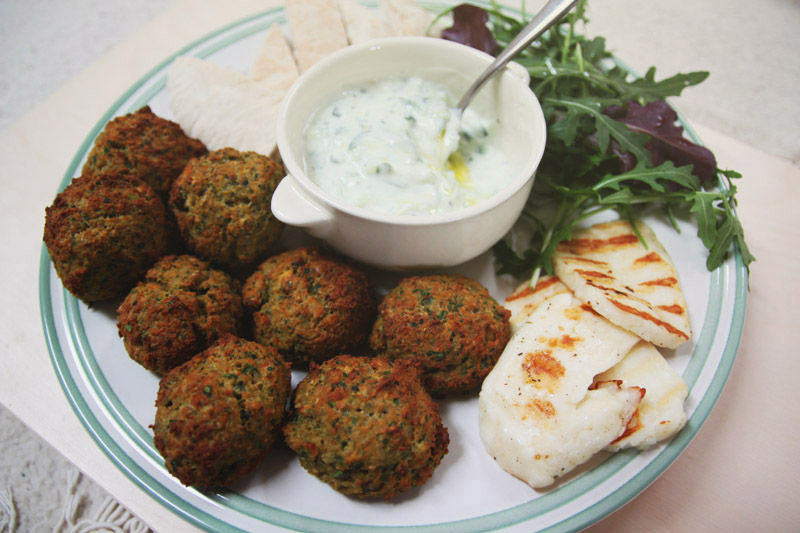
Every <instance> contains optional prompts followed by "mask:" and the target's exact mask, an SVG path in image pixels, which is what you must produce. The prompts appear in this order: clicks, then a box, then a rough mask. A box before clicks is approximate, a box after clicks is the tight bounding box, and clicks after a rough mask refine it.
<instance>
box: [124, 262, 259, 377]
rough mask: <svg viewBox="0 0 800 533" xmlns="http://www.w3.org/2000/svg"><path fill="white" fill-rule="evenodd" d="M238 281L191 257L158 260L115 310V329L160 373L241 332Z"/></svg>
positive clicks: (135, 353)
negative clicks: (228, 334)
mask: <svg viewBox="0 0 800 533" xmlns="http://www.w3.org/2000/svg"><path fill="white" fill-rule="evenodd" d="M243 316H244V307H243V305H242V297H241V285H240V284H239V282H238V281H236V280H235V279H233V278H232V277H231V276H229V275H228V274H227V273H225V272H223V271H221V270H216V269H213V268H211V267H210V265H209V264H208V263H207V262H206V261H203V260H202V259H198V258H196V257H193V256H191V255H168V256H164V257H162V258H161V259H159V260H158V261H157V262H156V264H155V265H153V266H152V267H151V268H150V270H148V271H147V273H146V274H145V279H144V280H143V281H140V282H139V283H138V284H137V285H136V286H135V287H134V288H133V290H131V292H130V293H128V296H127V297H126V298H125V299H124V300H123V301H122V304H121V305H120V306H119V309H118V310H117V329H118V331H119V336H120V337H122V340H123V342H124V344H125V349H126V350H127V351H128V355H130V356H131V359H133V360H134V361H136V362H137V363H139V364H140V365H142V366H144V367H145V368H147V369H149V370H152V371H153V372H157V373H159V374H164V373H166V372H167V371H168V370H170V369H171V368H174V367H176V366H178V365H180V364H182V363H184V362H186V361H188V360H189V359H190V358H191V357H192V356H194V355H196V354H197V353H199V352H201V351H203V350H205V349H206V348H208V346H209V345H210V344H211V343H213V342H214V341H216V340H217V339H218V338H220V337H221V336H222V335H224V334H226V333H232V334H238V333H239V332H240V330H241V326H242V319H243Z"/></svg>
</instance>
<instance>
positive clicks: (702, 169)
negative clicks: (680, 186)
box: [605, 100, 717, 182]
mask: <svg viewBox="0 0 800 533" xmlns="http://www.w3.org/2000/svg"><path fill="white" fill-rule="evenodd" d="M605 113H606V114H607V115H609V116H610V117H612V118H614V119H615V120H618V121H620V122H622V123H624V124H626V125H627V126H628V127H629V128H630V129H631V130H633V131H636V132H639V133H644V134H646V135H649V136H650V140H649V141H648V143H647V145H646V146H645V147H646V148H647V150H648V151H649V152H650V154H651V155H652V158H653V165H654V166H658V165H660V164H661V163H663V162H664V161H672V162H673V163H674V164H675V165H676V166H683V165H693V169H692V173H693V174H694V175H696V176H697V177H698V178H700V180H701V181H703V182H706V181H709V180H711V179H712V178H713V177H714V175H715V174H716V172H717V160H716V158H715V157H714V154H713V153H712V152H711V150H709V149H708V148H706V147H705V146H700V145H698V144H695V143H693V142H692V141H690V140H689V139H687V138H685V137H684V136H683V126H681V125H680V124H678V114H677V113H676V112H675V110H674V109H672V107H670V105H669V104H667V103H666V102H665V101H663V100H658V101H654V102H649V103H648V104H647V105H644V106H642V105H640V104H639V103H638V102H636V101H633V100H631V101H628V102H627V103H626V105H625V106H610V107H608V108H606V110H605ZM622 164H623V166H625V161H624V160H623V163H622ZM628 164H630V162H628Z"/></svg>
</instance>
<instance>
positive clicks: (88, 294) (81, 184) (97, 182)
mask: <svg viewBox="0 0 800 533" xmlns="http://www.w3.org/2000/svg"><path fill="white" fill-rule="evenodd" d="M44 243H45V245H46V246H47V251H48V253H49V254H50V259H51V260H52V262H53V267H54V268H55V271H56V274H58V277H59V278H60V279H61V282H62V283H63V284H64V287H66V288H67V289H68V290H69V291H70V292H71V293H72V294H73V295H75V296H76V297H77V298H80V299H81V300H83V301H85V302H96V301H100V300H106V299H108V298H112V297H114V296H117V295H120V294H124V293H125V292H126V291H127V290H129V289H130V288H131V286H133V284H134V283H135V282H136V280H137V279H138V278H139V277H140V276H141V275H142V274H144V272H145V271H146V270H147V269H148V268H150V266H151V265H152V264H153V263H154V262H155V261H156V259H158V258H159V257H161V256H162V255H164V254H165V253H166V252H167V250H168V247H169V244H170V232H169V229H168V223H167V211H166V209H165V207H164V204H163V203H162V202H161V200H160V199H159V198H158V196H157V195H156V193H155V192H153V189H151V188H150V186H149V185H147V184H146V183H145V182H143V181H142V180H140V179H138V178H136V177H134V176H130V175H123V174H103V175H93V174H87V175H83V176H80V177H77V178H75V179H74V180H72V182H71V183H70V184H69V185H68V186H67V187H66V188H65V189H64V190H63V191H61V192H60V193H59V194H58V195H57V196H56V198H55V200H54V201H53V203H52V204H51V205H50V206H49V207H47V209H46V211H45V225H44Z"/></svg>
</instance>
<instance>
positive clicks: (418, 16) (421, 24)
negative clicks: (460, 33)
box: [379, 0, 435, 37]
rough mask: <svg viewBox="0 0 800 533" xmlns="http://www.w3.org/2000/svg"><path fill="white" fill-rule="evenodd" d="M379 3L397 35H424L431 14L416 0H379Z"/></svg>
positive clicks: (429, 22)
mask: <svg viewBox="0 0 800 533" xmlns="http://www.w3.org/2000/svg"><path fill="white" fill-rule="evenodd" d="M379 5H380V7H381V9H382V10H383V12H384V13H386V16H387V18H388V19H389V23H390V24H391V25H392V27H393V28H394V31H395V33H396V34H397V35H425V34H426V32H427V31H428V27H429V26H430V24H431V21H432V20H433V15H431V13H430V12H429V11H427V10H425V8H423V7H420V5H419V4H417V2H416V0H381V2H380V4H379ZM431 36H434V37H435V34H434V33H432V34H431Z"/></svg>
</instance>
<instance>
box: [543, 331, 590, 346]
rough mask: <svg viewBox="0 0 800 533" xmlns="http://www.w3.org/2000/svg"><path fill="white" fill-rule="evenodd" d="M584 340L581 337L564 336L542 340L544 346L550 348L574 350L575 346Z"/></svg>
mask: <svg viewBox="0 0 800 533" xmlns="http://www.w3.org/2000/svg"><path fill="white" fill-rule="evenodd" d="M582 340H583V339H582V338H580V337H572V336H571V335H568V334H564V335H562V336H560V337H551V338H549V339H542V341H543V344H547V345H548V346H549V347H550V348H564V349H572V348H575V345H576V344H577V343H579V342H581V341H582Z"/></svg>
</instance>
